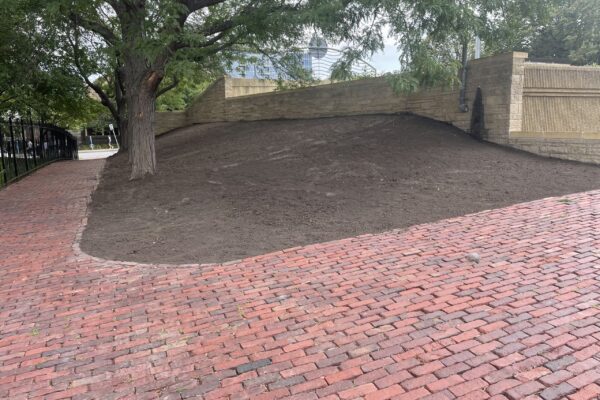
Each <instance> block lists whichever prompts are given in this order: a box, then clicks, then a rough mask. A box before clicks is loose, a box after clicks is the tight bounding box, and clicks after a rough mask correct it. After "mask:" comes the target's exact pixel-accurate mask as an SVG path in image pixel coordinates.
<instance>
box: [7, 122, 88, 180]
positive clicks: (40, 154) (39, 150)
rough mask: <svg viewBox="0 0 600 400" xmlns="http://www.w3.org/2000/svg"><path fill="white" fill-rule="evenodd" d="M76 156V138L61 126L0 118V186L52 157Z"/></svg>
mask: <svg viewBox="0 0 600 400" xmlns="http://www.w3.org/2000/svg"><path fill="white" fill-rule="evenodd" d="M76 157H77V139H75V137H73V135H71V134H70V133H69V132H67V131H66V130H64V129H62V128H59V127H56V126H52V125H46V124H34V123H32V122H31V121H26V120H23V119H20V120H13V119H12V118H9V119H8V121H3V120H0V187H2V186H6V185H8V184H9V183H11V182H12V181H14V180H16V179H18V178H19V177H21V176H23V175H26V174H28V173H29V172H31V171H33V170H34V169H37V168H39V167H41V166H44V165H46V164H48V163H51V162H53V161H56V160H71V159H73V158H76Z"/></svg>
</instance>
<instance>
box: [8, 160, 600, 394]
mask: <svg viewBox="0 0 600 400" xmlns="http://www.w3.org/2000/svg"><path fill="white" fill-rule="evenodd" d="M102 165H103V164H102V162H100V161H92V162H79V163H77V162H63V163H57V164H54V165H51V166H48V167H46V168H44V169H42V170H40V171H39V172H37V173H35V174H34V175H32V176H30V177H28V178H26V179H24V180H23V181H21V182H19V183H17V184H14V185H12V186H10V187H8V188H7V189H5V190H2V191H0V222H1V225H0V255H1V259H0V300H1V302H0V398H6V399H21V398H44V399H60V398H72V399H89V398H96V399H116V398H129V399H133V398H135V399H155V398H161V399H181V398H183V399H187V398H201V399H206V400H212V399H246V398H252V399H279V398H289V399H298V400H300V399H309V400H310V399H317V398H318V399H356V398H365V399H369V400H371V399H388V398H391V399H411V400H413V399H418V398H423V399H488V398H489V399H495V400H499V399H544V400H547V399H559V398H562V399H564V398H568V399H573V400H574V399H591V398H598V396H599V394H600V352H599V350H600V260H599V257H600V191H595V192H588V193H580V194H575V195H570V196H567V198H568V200H567V199H565V198H561V199H559V198H550V199H544V200H540V201H534V202H531V203H526V204H519V205H515V206H512V207H508V208H504V209H499V210H493V211H486V212H482V213H479V214H475V215H469V216H465V217H461V218H454V219H450V220H445V221H441V222H438V223H433V224H427V225H421V226H416V227H414V228H411V229H409V230H407V231H405V232H401V231H394V232H387V233H383V234H376V235H364V236H361V237H357V238H351V239H346V240H340V241H335V242H331V243H324V244H317V245H312V246H307V247H302V248H295V249H290V250H286V251H282V252H277V253H273V254H268V255H264V256H260V257H255V258H252V259H247V260H243V261H239V262H234V263H227V264H224V265H205V266H198V265H196V266H166V265H155V266H151V265H139V264H134V263H122V262H114V261H103V260H99V259H95V258H92V257H89V256H87V255H85V254H82V253H81V252H80V251H79V250H78V246H77V237H78V235H80V232H81V230H82V226H83V224H84V223H85V213H86V203H87V201H88V199H89V195H90V193H91V191H92V190H93V188H94V186H95V185H96V177H97V175H98V173H99V171H100V169H101V168H102ZM471 252H477V253H479V254H480V256H481V260H480V262H479V263H476V262H474V261H470V260H469V259H468V258H467V257H466V255H467V254H468V253H471Z"/></svg>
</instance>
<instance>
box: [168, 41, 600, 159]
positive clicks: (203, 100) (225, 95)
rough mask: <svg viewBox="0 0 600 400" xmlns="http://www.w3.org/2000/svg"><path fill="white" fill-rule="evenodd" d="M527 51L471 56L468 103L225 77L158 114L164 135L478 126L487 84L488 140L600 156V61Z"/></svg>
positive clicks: (443, 93) (361, 85) (351, 86)
mask: <svg viewBox="0 0 600 400" xmlns="http://www.w3.org/2000/svg"><path fill="white" fill-rule="evenodd" d="M526 58H527V54H526V53H507V54H503V55H499V56H494V57H488V58H482V59H478V60H472V61H471V62H470V63H469V66H468V79H467V91H466V103H467V105H468V107H469V111H467V112H463V111H461V110H460V107H459V106H460V104H459V97H460V91H459V89H458V88H454V89H431V90H424V91H420V92H417V93H415V94H411V95H408V96H402V95H398V94H396V93H395V92H394V91H393V90H392V87H391V85H390V84H389V82H388V81H387V78H385V77H379V78H370V79H362V80H356V81H350V82H339V83H333V84H327V85H320V86H313V87H308V88H301V89H295V90H285V91H277V90H276V89H277V88H276V85H275V83H273V82H268V81H258V80H248V79H233V78H222V79H220V80H218V81H216V82H215V83H214V84H213V85H211V86H210V87H209V88H208V89H207V90H206V91H205V92H204V93H203V94H202V95H201V96H199V97H198V99H197V100H196V101H195V102H194V104H193V105H192V106H191V107H189V108H188V109H187V110H186V111H185V112H183V113H158V115H157V134H162V133H165V132H167V131H170V130H172V129H174V128H176V127H183V126H188V125H192V124H200V123H207V122H220V121H256V120H269V119H302V118H319V117H332V116H344V115H362V114H394V113H407V112H408V113H413V114H416V115H420V116H424V117H428V118H432V119H435V120H438V121H443V122H447V123H449V124H452V125H454V126H456V127H458V128H460V129H462V130H464V131H466V132H469V131H470V130H471V120H472V114H471V110H473V102H474V100H475V95H476V92H477V89H478V88H479V89H481V92H482V98H483V109H484V129H483V132H482V133H481V137H482V139H484V140H487V141H491V142H495V143H499V144H504V145H509V146H512V147H517V148H520V149H523V150H527V151H531V152H534V153H537V154H542V155H548V156H554V157H560V158H566V159H572V160H579V161H586V162H597V163H600V143H599V140H600V133H599V132H600V129H599V128H598V127H599V126H600V68H578V67H571V66H555V65H549V64H533V63H527V62H526Z"/></svg>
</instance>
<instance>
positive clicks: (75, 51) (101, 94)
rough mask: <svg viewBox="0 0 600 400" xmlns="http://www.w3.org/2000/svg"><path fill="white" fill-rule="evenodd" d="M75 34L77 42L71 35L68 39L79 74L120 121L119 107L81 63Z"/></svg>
mask: <svg viewBox="0 0 600 400" xmlns="http://www.w3.org/2000/svg"><path fill="white" fill-rule="evenodd" d="M75 35H76V38H75V42H73V41H72V40H71V38H70V37H69V36H67V40H68V41H69V44H70V45H71V47H72V48H73V64H74V65H75V68H76V69H77V72H79V75H81V77H82V78H83V80H84V81H85V83H86V84H87V85H88V86H89V87H90V88H91V89H92V90H93V91H94V92H96V94H97V95H98V96H99V97H100V102H101V103H102V104H103V105H104V106H105V107H106V108H108V110H109V111H110V113H111V114H112V116H113V117H114V118H115V120H117V121H118V120H119V112H118V110H117V108H116V107H115V105H114V104H113V102H112V101H111V100H110V97H109V96H108V95H107V94H106V92H105V91H104V90H102V88H101V87H100V86H98V85H96V84H95V83H94V82H92V81H91V80H90V78H89V77H88V74H86V73H85V71H84V69H83V66H82V65H81V61H80V60H79V56H78V52H79V50H80V49H79V46H78V44H77V42H78V39H77V34H75Z"/></svg>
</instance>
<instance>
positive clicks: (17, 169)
mask: <svg viewBox="0 0 600 400" xmlns="http://www.w3.org/2000/svg"><path fill="white" fill-rule="evenodd" d="M8 126H9V129H10V147H12V153H13V166H14V168H15V176H18V175H19V168H18V167H17V153H16V150H15V132H14V127H13V120H12V117H10V118H8Z"/></svg>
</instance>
